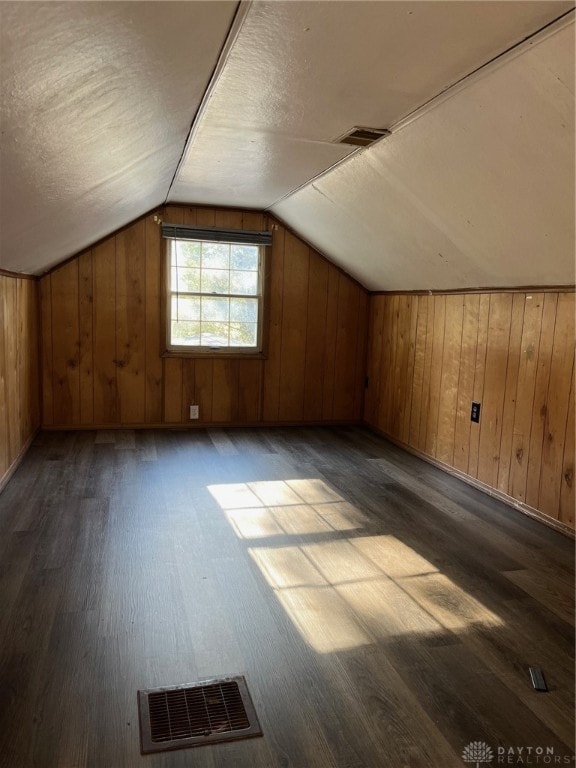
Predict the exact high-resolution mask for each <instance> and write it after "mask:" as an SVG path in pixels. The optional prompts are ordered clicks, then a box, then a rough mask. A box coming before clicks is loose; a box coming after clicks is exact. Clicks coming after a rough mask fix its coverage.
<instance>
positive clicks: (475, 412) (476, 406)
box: [470, 403, 480, 424]
mask: <svg viewBox="0 0 576 768" xmlns="http://www.w3.org/2000/svg"><path fill="white" fill-rule="evenodd" d="M470 421H474V422H475V423H476V424H479V423H480V403H472V410H471V411H470Z"/></svg>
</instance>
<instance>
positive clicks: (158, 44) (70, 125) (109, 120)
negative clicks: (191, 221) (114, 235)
mask: <svg viewBox="0 0 576 768" xmlns="http://www.w3.org/2000/svg"><path fill="white" fill-rule="evenodd" d="M236 7H237V3H235V2H190V3H186V2H162V3H154V2H150V3H146V2H144V3H139V2H124V3H122V2H120V3H117V2H64V3H60V2H45V3H44V2H41V3H37V2H14V3H13V2H0V85H1V89H0V90H1V96H0V98H1V101H0V109H1V123H0V130H1V136H2V142H1V148H0V233H1V234H0V267H2V268H4V269H11V270H14V271H26V272H36V271H41V270H42V269H45V268H46V267H49V266H50V265H52V264H54V263H56V262H58V261H61V260H62V259H65V258H66V257H67V256H69V255H71V254H73V253H75V252H77V251H78V250H80V249H81V248H83V247H85V246H87V245H89V244H91V243H93V242H95V241H96V240H98V239H99V238H101V237H103V236H104V235H106V234H108V233H109V232H111V231H113V230H115V229H117V228H118V227H120V226H122V225H124V224H126V223H127V222H129V221H130V220H132V219H134V218H137V217H138V216H140V215H141V214H143V213H145V212H146V211H147V210H149V209H150V208H153V207H154V206H156V205H158V204H160V203H162V202H164V199H165V197H166V194H167V192H168V187H169V185H170V182H171V180H172V177H173V174H174V171H175V169H176V166H177V164H178V160H179V158H180V156H181V154H182V150H183V147H184V144H185V141H186V136H187V134H188V131H189V128H190V124H191V122H192V119H193V117H194V114H195V112H196V110H197V108H198V105H199V103H200V100H201V98H202V95H203V93H204V90H205V88H206V86H207V84H208V82H209V79H210V76H211V73H212V70H213V68H214V66H215V64H216V61H217V59H218V55H219V52H220V49H221V47H222V45H223V43H224V40H225V39H226V36H227V33H228V29H229V26H230V23H231V21H232V17H233V15H234V12H235V10H236Z"/></svg>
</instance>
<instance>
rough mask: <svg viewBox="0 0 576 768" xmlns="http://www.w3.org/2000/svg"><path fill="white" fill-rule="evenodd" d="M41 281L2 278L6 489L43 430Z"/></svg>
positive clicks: (2, 474) (0, 474)
mask: <svg viewBox="0 0 576 768" xmlns="http://www.w3.org/2000/svg"><path fill="white" fill-rule="evenodd" d="M38 309H39V302H38V283H37V282H36V281H35V280H27V279H24V278H17V277H9V276H7V275H0V489H1V488H2V487H3V485H4V484H5V482H6V481H7V480H8V478H9V476H10V474H11V472H12V470H13V469H14V468H15V466H16V464H17V462H18V460H19V459H20V458H21V456H22V455H23V453H24V452H25V450H26V448H27V447H28V444H29V442H30V440H31V439H32V437H33V436H34V433H35V432H36V430H37V429H38V427H39V426H40V379H39V355H38V336H39V328H38V316H39V311H38Z"/></svg>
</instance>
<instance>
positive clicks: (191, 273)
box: [172, 267, 200, 293]
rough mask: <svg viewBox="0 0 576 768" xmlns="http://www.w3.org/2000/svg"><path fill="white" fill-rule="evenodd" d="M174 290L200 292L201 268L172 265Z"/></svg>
mask: <svg viewBox="0 0 576 768" xmlns="http://www.w3.org/2000/svg"><path fill="white" fill-rule="evenodd" d="M172 290H173V291H185V292H188V293H199V292H200V270H199V269H188V268H186V267H179V268H178V269H176V267H172Z"/></svg>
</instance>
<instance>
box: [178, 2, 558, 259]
mask: <svg viewBox="0 0 576 768" xmlns="http://www.w3.org/2000/svg"><path fill="white" fill-rule="evenodd" d="M243 7H244V9H245V16H244V18H243V23H242V26H241V29H240V31H239V33H238V35H237V38H236V40H235V41H234V44H233V46H232V47H231V49H230V52H229V55H228V57H227V59H226V61H225V62H224V63H223V66H222V70H221V72H220V75H219V77H218V80H217V82H216V83H215V86H214V88H213V90H212V92H211V93H210V98H209V100H208V101H207V103H206V105H205V108H204V109H203V110H202V113H201V115H200V118H199V120H198V121H197V124H196V125H195V128H194V131H193V134H192V136H191V140H190V142H189V144H188V147H187V151H186V154H185V158H184V162H183V164H182V165H181V167H180V169H179V172H178V174H177V177H176V180H175V183H174V185H173V186H172V189H171V192H170V197H169V199H170V201H172V202H198V203H209V204H216V205H231V206H234V205H244V206H248V207H254V208H267V207H270V206H272V205H273V204H274V203H275V202H277V201H278V200H279V199H280V198H282V197H284V196H285V195H286V194H289V193H290V192H291V191H293V190H295V189H296V188H298V187H299V186H301V185H302V184H304V183H306V182H307V181H309V180H310V179H311V178H313V177H314V176H316V175H317V174H319V173H321V172H322V171H324V170H326V169H327V168H329V167H331V166H332V165H334V164H335V163H337V162H338V161H340V160H341V159H342V158H344V157H346V156H347V155H349V154H351V153H352V152H353V148H352V147H350V146H346V145H343V144H338V143H335V140H336V139H337V138H338V137H340V136H342V135H343V134H344V133H346V132H348V131H349V130H351V129H352V128H353V127H354V126H370V127H375V128H388V127H390V126H391V125H393V124H394V123H396V122H397V121H398V120H399V119H400V118H402V117H404V116H405V115H407V114H408V113H409V112H411V111H412V110H414V109H416V108H417V107H419V106H420V105H422V104H423V103H424V102H426V101H427V100H428V99H430V98H432V97H433V96H435V95H436V94H438V93H439V92H441V91H442V90H444V89H445V88H447V87H448V86H450V85H451V84H453V83H455V82H456V81H457V80H459V79H460V78H462V77H463V76H465V75H467V74H469V73H470V72H472V71H473V70H474V69H476V68H477V67H479V66H481V65H482V64H485V63H486V62H487V61H489V60H490V59H491V58H493V57H494V56H496V55H498V54H500V53H501V52H502V51H503V50H505V49H507V48H508V47H509V46H511V45H513V44H515V43H518V42H519V41H521V40H523V39H524V38H525V37H526V36H527V35H529V34H532V33H534V32H535V31H537V30H538V29H540V28H541V27H542V26H544V25H545V24H547V23H548V22H550V21H552V20H553V19H555V18H557V16H559V15H560V14H561V13H563V12H565V11H566V10H568V9H569V8H570V3H563V2H507V1H506V0H505V1H504V2H485V0H476V1H474V0H472V1H471V2H411V1H406V0H401V1H400V2H393V1H392V2H317V1H316V2H282V1H281V0H280V1H276V2H255V3H252V4H245V5H244V6H243ZM291 223H293V225H294V226H295V227H296V228H298V226H299V222H297V221H295V220H294V219H293V217H291ZM329 253H331V252H329Z"/></svg>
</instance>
